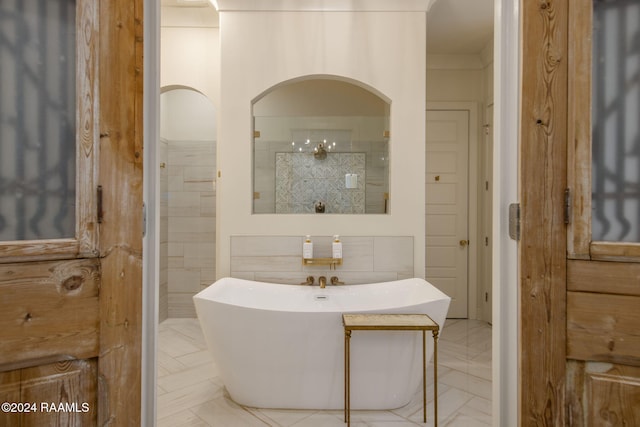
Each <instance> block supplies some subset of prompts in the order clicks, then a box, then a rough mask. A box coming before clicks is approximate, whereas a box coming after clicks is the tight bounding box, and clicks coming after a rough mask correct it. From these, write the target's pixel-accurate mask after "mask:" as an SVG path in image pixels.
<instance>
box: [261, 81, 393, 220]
mask: <svg viewBox="0 0 640 427" xmlns="http://www.w3.org/2000/svg"><path fill="white" fill-rule="evenodd" d="M390 109H391V103H390V101H389V100H388V98H387V97H385V96H384V95H383V94H381V93H379V92H378V91H376V90H375V89H373V88H370V87H368V86H367V85H365V84H363V83H361V82H357V81H354V80H352V79H346V78H340V77H338V76H327V75H314V76H305V77H301V78H296V79H292V80H288V81H285V82H281V83H279V84H277V85H275V86H273V87H271V88H269V89H267V90H266V91H264V92H263V93H261V94H260V95H259V96H257V97H256V98H255V99H254V100H253V102H252V112H253V166H254V167H253V212H254V213H256V214H258V213H269V214H273V213H277V214H287V213H295V214H301V213H309V214H320V213H323V214H385V213H388V212H389V135H390V132H389V117H390Z"/></svg>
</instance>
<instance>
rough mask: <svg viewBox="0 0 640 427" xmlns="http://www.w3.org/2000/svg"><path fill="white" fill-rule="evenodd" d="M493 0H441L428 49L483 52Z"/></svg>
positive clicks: (188, 1) (196, 3)
mask: <svg viewBox="0 0 640 427" xmlns="http://www.w3.org/2000/svg"><path fill="white" fill-rule="evenodd" d="M160 1H161V3H160V4H161V5H162V6H163V7H169V8H173V7H181V8H185V7H188V8H194V7H197V8H202V7H207V8H212V6H211V4H210V3H209V0H160ZM493 2H494V0H437V1H436V2H435V4H434V5H433V6H432V7H431V10H430V11H429V13H428V14H427V52H428V53H430V54H454V55H463V54H477V53H479V52H480V51H481V50H482V49H483V48H484V47H486V45H487V43H489V41H490V40H491V38H492V37H493ZM167 12H168V11H167ZM194 26H199V25H194Z"/></svg>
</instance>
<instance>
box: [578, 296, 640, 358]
mask: <svg viewBox="0 0 640 427" xmlns="http://www.w3.org/2000/svg"><path fill="white" fill-rule="evenodd" d="M638 325H640V297H638V296H629V295H610V294H595V293H586V292H568V294H567V357H568V358H570V359H578V360H592V361H600V362H611V363H621V364H626V365H633V366H640V329H638Z"/></svg>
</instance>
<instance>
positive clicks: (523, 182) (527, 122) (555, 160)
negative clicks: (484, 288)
mask: <svg viewBox="0 0 640 427" xmlns="http://www.w3.org/2000/svg"><path fill="white" fill-rule="evenodd" d="M568 3H569V0H544V1H521V7H522V100H521V110H520V111H521V123H520V163H519V180H520V205H521V221H522V222H521V236H522V238H521V240H520V242H519V267H520V271H519V288H520V297H519V304H520V313H519V321H520V340H519V365H520V381H519V401H520V402H519V425H527V426H528V425H549V426H551V425H553V426H562V425H566V423H567V420H566V413H565V405H566V398H565V388H566V299H567V292H566V290H567V262H566V257H567V226H566V224H565V214H564V203H565V201H564V197H565V196H564V194H565V189H566V188H567V122H568V93H567V92H568V78H569V75H568V63H569V58H568V6H569V5H568Z"/></svg>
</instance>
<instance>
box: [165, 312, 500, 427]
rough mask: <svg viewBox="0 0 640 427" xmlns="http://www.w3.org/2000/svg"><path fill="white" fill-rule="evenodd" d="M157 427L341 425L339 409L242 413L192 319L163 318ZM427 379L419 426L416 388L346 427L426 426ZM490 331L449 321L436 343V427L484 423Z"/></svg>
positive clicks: (357, 415) (355, 415) (355, 414)
mask: <svg viewBox="0 0 640 427" xmlns="http://www.w3.org/2000/svg"><path fill="white" fill-rule="evenodd" d="M158 331H159V332H158V335H159V339H158V378H157V385H158V405H157V407H158V413H157V425H158V426H159V427H169V426H171V427H173V426H176V427H178V426H194V427H207V426H216V427H262V426H271V427H292V426H295V427H316V426H318V427H331V426H336V427H337V426H344V425H345V423H344V412H343V411H340V410H337V411H336V410H331V411H318V410H308V411H307V410H286V409H259V408H248V407H243V406H241V405H238V404H236V403H235V402H234V401H233V400H231V398H230V397H229V395H228V393H227V391H226V389H225V388H224V384H223V383H222V380H221V379H220V377H219V376H218V375H219V374H218V370H217V369H216V367H215V363H214V361H213V358H212V357H211V354H210V353H209V351H208V350H207V348H206V344H205V341H204V338H203V335H202V331H201V329H200V325H199V323H198V320H197V319H171V318H170V319H167V320H165V321H163V322H162V323H161V324H160V325H159V326H158ZM428 369H429V372H428V373H427V381H428V382H429V383H428V384H427V401H428V403H427V423H426V424H424V423H422V401H423V399H422V387H420V388H419V389H418V390H417V392H416V394H415V395H414V396H413V398H412V399H411V401H410V402H409V403H408V404H407V405H405V406H404V407H402V408H397V409H393V410H389V411H352V412H351V425H352V426H354V427H414V426H418V425H420V426H428V427H431V426H433V425H434V424H433V417H434V408H433V384H432V379H433V364H432V363H431V364H430V365H429V367H428ZM491 410H492V405H491V326H490V325H488V324H487V323H485V322H481V321H474V320H461V319H449V320H447V322H446V324H445V326H444V328H443V331H442V333H441V336H440V341H439V345H438V421H439V425H440V426H441V427H458V426H464V427H486V426H490V425H491V420H492V418H491Z"/></svg>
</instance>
